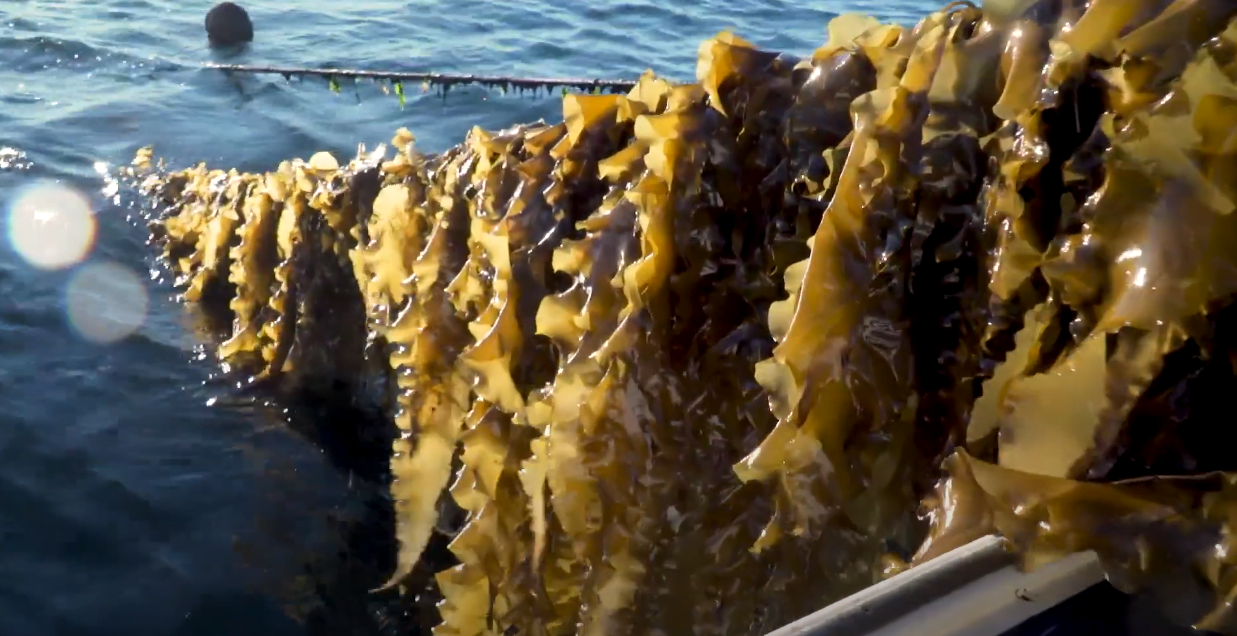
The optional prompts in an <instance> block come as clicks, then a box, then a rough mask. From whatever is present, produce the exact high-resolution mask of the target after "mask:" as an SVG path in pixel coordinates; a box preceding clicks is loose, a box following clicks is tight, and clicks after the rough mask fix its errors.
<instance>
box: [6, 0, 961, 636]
mask: <svg viewBox="0 0 1237 636" xmlns="http://www.w3.org/2000/svg"><path fill="white" fill-rule="evenodd" d="M245 4H246V6H247V8H248V9H249V11H250V13H251V15H252V17H253V20H254V22H255V26H256V31H257V36H256V41H255V42H254V43H253V44H252V45H251V46H250V47H248V49H247V50H245V51H244V52H241V53H239V54H235V55H229V56H223V55H221V54H218V53H214V52H212V51H210V50H209V49H208V48H207V47H206V43H205V37H204V33H203V28H202V18H203V15H204V14H205V12H206V10H207V8H208V7H209V5H210V3H209V2H204V1H202V0H94V1H92V2H86V1H85V0H0V228H3V234H4V236H5V239H4V240H3V241H0V636H42V635H52V634H55V635H77V634H83V635H85V634H92V635H93V634H99V635H105V634H106V635H113V634H125V635H126V636H147V635H150V636H164V635H177V636H187V635H191V634H192V635H216V634H218V635H226V636H243V635H248V634H254V635H258V634H261V635H264V636H280V635H284V634H289V635H291V634H379V633H395V632H397V631H401V630H404V633H411V632H410V631H409V630H413V631H415V629H417V625H418V617H417V616H416V613H415V607H416V602H415V600H411V601H410V600H403V601H399V600H396V599H392V598H390V597H389V596H383V595H373V594H368V593H366V590H368V589H369V588H371V587H373V586H375V585H378V584H380V583H381V582H382V581H383V580H384V576H385V575H386V574H387V573H388V568H389V567H390V558H391V545H390V537H389V535H388V534H387V531H386V529H387V524H388V523H389V505H387V504H386V503H385V500H384V486H383V484H382V474H381V472H382V471H381V468H382V466H381V464H382V463H383V461H384V460H383V457H384V453H385V449H384V448H383V447H382V444H381V443H378V444H375V443H373V440H366V439H358V438H356V437H355V436H353V435H351V434H350V433H349V432H350V431H353V430H356V429H357V428H358V426H360V425H362V424H363V418H364V414H363V413H358V412H356V411H354V410H350V409H347V408H343V407H341V406H339V405H337V404H296V405H289V404H283V405H257V406H255V405H238V404H237V403H236V401H235V400H232V399H229V392H228V388H227V387H225V386H220V385H219V384H217V383H212V382H210V381H209V379H210V375H211V374H212V372H213V371H214V370H215V369H214V367H213V365H212V364H211V362H210V360H209V359H208V358H206V357H205V356H204V355H203V353H202V350H201V342H200V341H199V340H198V339H197V337H196V336H195V335H194V325H193V322H192V320H191V317H190V316H188V315H187V314H186V313H185V312H184V310H183V309H182V308H181V307H180V306H178V305H176V304H174V303H173V302H172V301H171V300H170V299H169V297H170V293H171V290H170V288H169V287H168V285H167V283H166V282H165V281H163V280H161V279H160V278H159V276H158V275H157V272H152V259H151V251H150V250H149V249H148V248H147V247H146V246H145V245H144V241H145V238H146V237H145V233H144V231H143V230H142V228H141V227H140V226H139V225H137V224H135V223H133V222H131V221H130V220H129V219H128V218H127V216H128V215H129V214H131V210H130V209H128V208H127V207H126V206H125V205H123V204H117V202H116V201H117V199H116V193H114V192H110V191H106V190H105V188H104V181H103V180H102V179H101V178H100V175H99V170H105V169H106V168H107V167H108V166H114V165H116V164H119V163H123V162H127V161H128V160H129V159H130V158H131V157H132V155H133V152H134V151H135V150H136V149H137V148H139V147H141V146H145V145H148V144H153V145H154V146H155V149H156V153H157V154H158V155H160V156H162V157H165V158H166V159H168V161H169V162H171V163H172V164H173V165H187V164H190V163H196V162H198V161H205V162H208V163H210V164H212V165H216V166H225V167H227V166H235V167H238V168H240V169H244V170H260V169H269V168H271V167H273V166H275V165H276V164H277V163H278V162H279V161H280V160H282V159H285V158H291V157H297V156H299V157H308V156H309V155H310V154H312V153H313V152H315V151H318V150H330V151H332V152H335V153H336V155H337V156H350V155H351V154H352V153H353V152H355V149H356V147H357V144H358V143H365V144H367V145H369V146H371V147H372V146H373V145H374V144H377V143H380V142H385V141H386V140H388V139H389V138H390V137H391V134H392V132H393V131H394V130H395V129H396V128H398V127H400V126H408V127H409V128H410V129H411V130H413V131H414V133H416V134H417V136H418V139H419V143H420V145H421V146H422V147H423V148H425V149H428V150H441V149H444V148H446V147H448V146H450V145H452V144H454V143H456V142H458V141H459V140H461V139H462V138H463V135H464V134H465V133H466V132H467V130H468V129H469V128H471V127H472V126H474V125H480V126H482V127H486V128H498V127H504V126H507V125H510V124H514V123H517V122H523V121H531V120H536V119H538V118H543V117H544V118H547V119H554V118H556V117H559V116H560V113H559V110H558V109H559V108H560V106H559V102H558V100H556V99H546V98H544V97H541V98H530V97H523V98H521V97H516V96H502V95H500V94H498V93H495V92H492V91H486V90H482V89H472V88H464V89H456V90H453V91H452V92H451V93H450V94H449V96H447V97H446V98H445V100H444V99H441V98H439V97H438V96H436V95H434V94H432V93H430V94H424V95H422V94H420V93H419V92H418V91H409V99H408V101H407V105H406V107H405V108H404V109H402V110H401V108H400V107H399V104H398V102H397V100H396V99H395V98H394V97H393V96H386V95H383V94H382V93H381V92H380V91H379V90H378V89H377V88H375V87H374V86H372V85H364V84H363V85H360V86H357V87H356V88H355V90H354V88H353V87H352V86H349V85H345V86H343V90H342V91H341V93H340V94H332V93H331V92H330V91H328V90H327V88H326V86H325V83H323V82H320V81H319V82H315V81H306V82H304V83H288V82H286V81H284V80H283V79H282V78H280V77H278V76H273V77H245V78H232V77H228V76H225V75H223V74H221V73H219V72H214V71H203V70H200V69H197V68H196V66H197V65H199V64H201V63H203V62H207V61H212V60H214V61H228V62H234V63H243V64H269V65H290V66H321V65H338V66H350V67H366V68H376V69H410V70H411V69H417V70H431V69H432V70H437V71H444V72H476V73H494V74H499V73H502V74H513V75H539V76H553V75H561V76H573V77H635V76H637V75H638V74H639V73H640V72H641V71H643V70H644V69H646V68H652V69H654V70H656V71H657V72H659V73H661V74H663V75H665V76H668V77H671V78H684V79H685V78H690V77H691V76H692V74H693V72H694V65H695V52H696V47H697V45H698V43H699V42H700V41H701V40H702V39H705V38H707V37H710V36H712V35H714V34H716V33H717V32H718V31H720V30H723V29H732V30H734V31H735V32H736V33H738V34H740V35H742V36H743V37H745V38H747V39H749V40H751V41H753V42H755V43H756V44H758V45H760V46H763V47H766V48H771V49H775V50H781V51H788V52H792V53H800V54H805V53H808V52H810V51H811V50H812V49H813V48H814V47H816V46H818V45H819V44H820V43H821V42H822V41H823V40H824V38H825V27H826V23H827V21H828V20H829V18H830V17H832V16H833V15H835V14H837V13H839V12H847V11H857V12H863V13H868V14H872V15H876V16H877V17H880V18H882V19H886V20H897V21H900V22H903V23H913V22H914V21H915V20H917V19H918V18H919V17H921V16H922V15H923V14H924V13H925V12H926V11H927V10H928V9H931V8H934V7H935V5H936V4H937V3H935V2H925V1H924V0H902V1H899V0H820V1H819V2H814V3H794V2H784V1H782V0H726V1H719V0H694V1H691V2H688V1H685V0H663V1H661V2H657V1H654V0H632V1H625V2H618V1H612V0H579V1H576V2H562V1H558V0H522V1H518V2H517V1H513V0H491V1H484V2H471V3H469V2H463V3H460V2H446V1H439V2H436V1H433V0H354V1H352V2H342V3H341V2H328V1H326V0H299V1H297V2H291V1H290V0H249V2H247V3H245ZM49 202H51V203H49ZM122 203H123V202H122ZM48 204H54V205H59V206H63V207H62V209H71V210H77V211H78V212H79V213H80V214H79V216H80V224H79V225H77V226H74V227H70V228H68V229H67V230H66V232H65V236H63V237H61V238H59V239H58V240H57V241H55V242H54V243H55V244H54V245H49V244H46V242H43V243H38V244H35V243H32V241H31V239H30V238H29V236H28V233H27V232H26V231H25V228H24V226H22V225H21V224H20V223H14V222H13V221H12V219H14V218H19V217H20V215H16V216H12V215H11V214H10V213H11V212H13V211H14V210H20V209H24V208H23V207H22V206H31V205H48ZM410 607H411V608H412V609H409V608H410Z"/></svg>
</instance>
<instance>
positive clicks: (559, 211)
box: [137, 0, 1237, 635]
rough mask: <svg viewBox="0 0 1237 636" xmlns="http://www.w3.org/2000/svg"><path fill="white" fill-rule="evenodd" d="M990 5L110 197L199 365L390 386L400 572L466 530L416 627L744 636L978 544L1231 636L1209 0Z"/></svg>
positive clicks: (1225, 31) (1226, 202)
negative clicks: (379, 374)
mask: <svg viewBox="0 0 1237 636" xmlns="http://www.w3.org/2000/svg"><path fill="white" fill-rule="evenodd" d="M989 4H990V6H989V7H987V8H985V9H982V10H981V9H979V8H976V7H975V6H973V5H971V4H969V3H954V4H951V5H949V6H948V7H946V8H945V9H944V10H942V11H940V12H937V13H933V14H931V15H929V16H928V17H926V18H925V19H924V20H923V21H921V22H920V23H919V24H918V25H916V26H915V27H913V28H903V27H900V26H897V25H883V24H880V23H878V22H876V21H875V20H870V19H864V18H860V17H856V16H843V17H839V18H837V19H835V20H833V21H832V22H831V23H830V25H829V40H828V42H827V43H826V44H825V45H824V46H822V47H821V48H820V49H818V50H816V51H815V52H814V53H813V54H812V55H811V56H810V57H809V58H806V59H803V60H794V59H791V58H789V57H786V56H779V55H777V54H774V53H771V52H765V51H761V50H758V49H756V48H754V47H752V46H751V45H749V44H748V43H746V42H744V41H743V40H741V39H739V38H737V37H735V36H733V35H730V34H722V35H720V36H718V37H717V38H714V39H712V40H709V41H707V42H705V43H703V44H702V46H701V48H700V54H699V64H698V67H697V81H696V82H695V83H692V84H685V85H681V86H672V85H670V84H669V83H667V82H665V81H664V80H661V79H658V78H656V77H654V76H653V75H651V74H646V75H645V76H644V77H643V78H642V79H641V80H640V81H639V82H638V83H637V85H636V86H635V87H634V88H632V89H631V90H630V91H629V92H628V93H627V94H625V95H576V94H571V95H567V96H565V97H564V98H563V121H562V122H559V123H544V122H538V123H534V124H528V125H520V126H514V127H512V128H509V129H506V130H501V131H497V132H487V131H483V130H481V129H474V130H473V131H472V132H470V133H469V135H468V136H467V138H466V139H465V141H464V142H463V143H462V144H460V145H459V146H456V147H454V148H452V149H450V150H448V151H446V152H445V153H443V154H440V155H423V154H421V153H420V152H418V151H417V150H416V148H415V144H414V140H413V137H412V135H411V134H410V133H408V132H407V131H403V130H401V131H400V132H399V133H398V134H397V136H396V137H395V139H394V140H393V144H392V145H393V146H394V148H395V150H396V152H395V154H394V156H393V157H392V156H389V155H388V154H387V153H386V151H385V149H382V150H381V151H375V152H372V153H363V154H360V155H359V156H358V157H357V158H356V159H354V160H352V161H350V162H349V163H347V164H346V165H340V164H339V163H338V162H337V160H336V159H335V158H334V157H332V156H331V155H329V154H326V153H319V154H316V155H314V156H313V157H311V158H310V159H309V160H308V161H304V160H300V159H297V160H291V161H286V162H284V163H282V164H281V165H280V166H279V167H278V168H277V169H276V170H274V171H272V172H269V173H266V174H241V173H238V172H236V171H230V172H225V171H223V170H208V169H207V168H206V167H205V166H198V167H196V168H192V169H189V170H184V171H178V172H165V171H163V170H159V169H156V170H151V169H150V159H151V156H152V155H151V152H150V151H149V150H146V151H143V152H142V153H141V154H140V155H139V157H138V160H137V164H138V169H137V174H138V175H139V176H140V177H141V178H142V179H144V187H145V189H146V191H148V192H150V193H151V194H153V195H155V197H156V198H157V199H158V200H161V201H162V202H163V203H164V204H166V210H165V211H164V213H163V214H162V215H161V216H160V217H159V218H158V219H157V220H156V221H155V222H154V223H153V225H152V229H153V231H154V232H155V236H156V237H157V238H158V240H159V241H160V242H161V244H162V246H163V249H164V254H165V256H166V259H167V261H168V263H169V265H170V267H171V268H172V269H173V270H174V271H175V272H176V273H177V275H178V276H179V279H178V283H179V284H180V285H181V287H182V288H183V289H184V296H185V298H186V299H187V300H188V301H190V302H192V303H194V304H195V306H198V307H201V308H204V309H208V310H222V311H223V312H224V313H225V314H226V315H227V317H228V319H229V321H230V322H231V325H230V327H229V328H227V329H226V332H227V333H226V338H227V339H226V341H224V342H223V343H222V345H221V346H220V347H219V349H218V353H219V356H220V358H221V360H222V361H224V362H225V363H226V364H227V365H229V366H230V367H232V368H235V369H239V370H241V371H243V372H246V373H256V374H259V375H260V376H261V377H263V378H266V379H268V380H272V381H275V380H280V381H283V382H289V383H297V384H300V383H306V382H313V381H315V380H314V379H315V378H322V377H326V378H330V379H332V380H342V381H345V382H360V381H362V380H363V379H364V378H365V377H366V375H367V373H368V367H367V365H368V364H371V363H376V364H379V365H381V366H383V367H384V368H385V369H387V370H388V371H389V373H390V383H391V386H392V387H394V388H395V391H394V393H395V397H394V402H395V404H396V405H395V408H394V410H393V413H392V417H393V420H394V422H395V424H396V425H397V426H398V427H399V429H400V431H401V432H402V437H401V438H400V439H399V440H398V441H397V442H396V444H395V448H394V449H393V453H392V458H391V470H392V473H393V475H394V477H395V481H394V484H393V486H392V495H393V498H394V499H395V501H396V502H397V519H396V534H397V536H398V538H399V540H400V542H401V546H402V549H401V553H400V556H399V563H398V565H397V567H396V571H395V575H394V577H393V578H392V584H397V583H398V582H399V581H400V580H401V579H402V577H404V576H405V575H406V574H407V573H408V572H409V571H410V570H411V569H412V567H413V565H414V564H415V563H416V562H417V559H418V556H419V555H420V553H421V551H422V550H423V548H424V547H425V545H426V542H427V540H428V538H429V537H430V536H431V534H432V533H433V532H435V519H436V518H437V515H438V510H439V505H440V500H439V496H440V493H446V494H447V495H449V497H450V499H451V500H452V501H453V502H454V503H455V504H456V505H457V506H458V507H459V508H461V509H462V510H463V511H465V513H466V514H467V518H468V522H467V524H466V525H465V526H464V527H463V529H462V530H460V531H459V533H458V534H457V535H456V536H455V537H454V539H453V541H452V543H451V550H452V551H453V552H454V554H455V555H456V556H457V557H458V559H459V561H460V563H459V565H457V566H455V567H453V568H451V569H448V570H446V571H443V572H440V573H439V574H438V576H437V582H438V586H439V588H440V591H441V593H442V595H443V597H444V601H443V602H442V604H441V605H440V609H441V614H442V621H443V622H442V625H441V627H440V628H439V630H438V632H437V633H440V634H468V635H474V634H507V633H520V634H589V635H593V634H686V633H692V634H744V635H747V634H755V633H763V632H766V631H768V630H770V629H772V628H774V627H776V626H778V625H781V624H784V623H786V622H788V621H790V620H793V619H795V618H798V617H800V616H802V615H804V614H806V613H808V612H809V611H811V610H813V609H815V608H817V607H819V606H820V605H822V604H824V603H827V602H828V601H830V600H832V599H837V598H839V597H841V596H843V595H846V594H849V593H852V592H854V591H855V590H857V589H859V588H861V587H863V586H866V585H868V584H870V583H872V582H873V581H874V580H876V579H877V578H879V577H881V576H883V575H887V574H889V573H892V572H896V571H898V570H900V569H901V568H903V567H906V566H907V565H908V563H906V562H904V558H905V557H910V558H909V559H908V560H909V565H911V566H913V565H914V564H918V563H922V562H924V561H926V560H928V559H931V558H933V557H934V556H936V555H939V554H941V553H943V552H945V551H947V550H948V549H950V548H952V547H954V546H957V545H961V544H963V543H965V542H967V541H969V540H970V539H971V538H973V537H975V536H976V535H979V534H985V533H989V532H999V533H1001V534H1002V535H1003V536H1004V537H1005V538H1006V539H1007V540H1008V542H1009V544H1010V546H1011V548H1013V549H1014V550H1016V551H1017V552H1018V553H1019V554H1021V555H1022V556H1023V557H1024V558H1025V560H1026V562H1027V563H1028V564H1029V565H1034V564H1035V563H1038V562H1041V561H1043V560H1046V559H1051V558H1056V557H1058V556H1060V555H1062V554H1067V553H1070V552H1074V551H1080V550H1087V549H1093V550H1096V551H1097V552H1098V553H1099V555H1100V556H1101V559H1102V561H1103V563H1104V566H1105V568H1106V569H1107V571H1108V573H1109V575H1110V577H1111V579H1112V580H1113V581H1114V582H1116V583H1117V584H1118V585H1121V586H1123V587H1125V588H1127V589H1138V588H1140V587H1145V586H1152V587H1158V588H1159V590H1158V591H1160V592H1162V593H1163V595H1164V596H1162V597H1161V598H1166V599H1168V600H1170V601H1172V602H1170V603H1166V604H1165V606H1166V607H1172V608H1175V609H1176V610H1177V611H1178V613H1179V616H1178V617H1179V618H1180V619H1182V620H1186V621H1196V622H1197V624H1198V625H1199V626H1201V627H1205V628H1208V629H1215V630H1218V631H1225V632H1228V633H1234V634H1237V625H1235V624H1234V617H1233V614H1232V607H1233V599H1234V598H1237V567H1235V565H1237V534H1235V533H1237V488H1234V484H1237V472H1224V471H1237V456H1234V453H1233V451H1232V449H1233V448H1234V445H1233V443H1232V441H1231V436H1230V433H1229V431H1230V430H1231V428H1232V427H1231V426H1230V424H1231V423H1230V422H1229V413H1230V412H1231V408H1229V403H1228V401H1227V400H1228V399H1229V397H1230V396H1232V395H1234V394H1237V362H1235V361H1237V312H1235V310H1234V307H1237V305H1234V304H1233V300H1234V298H1235V297H1237V249H1234V245H1237V214H1235V213H1234V212H1237V185H1235V184H1237V136H1234V133H1233V131H1234V130H1237V20H1234V15H1235V14H1237V3H1232V2H1228V1H1227V0H1176V1H1169V0H1145V1H1141V0H1090V1H1083V0H1004V1H1001V2H992V3H989ZM920 513H922V517H921V516H920ZM915 546H918V549H917V550H916V549H915ZM912 553H913V554H912Z"/></svg>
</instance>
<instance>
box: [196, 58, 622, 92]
mask: <svg viewBox="0 0 1237 636" xmlns="http://www.w3.org/2000/svg"><path fill="white" fill-rule="evenodd" d="M203 68H207V69H214V70H219V71H226V72H230V73H244V74H250V75H283V76H284V78H286V79H291V78H293V77H303V76H310V77H322V78H326V79H327V80H334V79H336V78H353V79H370V80H375V81H379V82H392V83H399V82H423V83H427V84H431V85H436V86H442V87H445V88H449V87H451V86H456V85H464V84H477V85H481V86H487V87H490V88H501V89H503V90H516V91H522V90H528V91H535V90H537V89H542V88H544V89H547V90H548V89H551V88H570V89H577V90H580V91H582V92H593V91H627V90H631V89H632V88H633V87H635V85H636V80H609V79H585V78H561V77H515V76H507V75H465V74H455V73H430V72H405V71H371V70H361V69H345V68H298V67H284V66H245V65H240V64H207V65H205V66H204V67H203Z"/></svg>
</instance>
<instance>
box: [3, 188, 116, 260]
mask: <svg viewBox="0 0 1237 636" xmlns="http://www.w3.org/2000/svg"><path fill="white" fill-rule="evenodd" d="M6 225H7V228H6V234H7V235H8V238H9V244H11V245H12V246H13V249H14V250H16V251H17V253H18V254H20V255H21V257H22V258H23V259H25V260H26V262H27V263H30V264H31V265H33V266H35V267H38V268H40V269H48V270H53V269H64V268H66V267H69V266H70V265H73V264H75V263H79V262H81V261H82V259H84V258H86V255H87V254H89V253H90V248H91V247H92V246H93V245H94V237H95V217H94V212H93V211H92V210H91V208H90V201H89V200H88V199H87V198H86V197H85V196H84V195H82V194H81V193H80V192H78V191H77V190H75V189H73V188H72V187H70V186H68V185H65V184H61V183H51V182H44V183H38V184H35V185H33V186H30V187H29V188H27V189H25V190H23V191H22V192H20V193H18V195H17V197H16V199H15V200H14V201H13V203H12V205H11V207H10V208H9V212H8V219H7V224H6Z"/></svg>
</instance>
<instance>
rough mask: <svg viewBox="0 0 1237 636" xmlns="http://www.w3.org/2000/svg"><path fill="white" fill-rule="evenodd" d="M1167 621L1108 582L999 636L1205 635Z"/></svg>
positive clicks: (1144, 601)
mask: <svg viewBox="0 0 1237 636" xmlns="http://www.w3.org/2000/svg"><path fill="white" fill-rule="evenodd" d="M1208 634H1209V632H1202V631H1195V630H1192V629H1190V628H1188V627H1182V626H1180V625H1177V624H1174V623H1172V622H1170V621H1169V620H1168V619H1166V618H1164V617H1163V616H1161V615H1160V614H1159V613H1157V611H1156V609H1155V604H1154V603H1148V602H1147V601H1146V600H1145V599H1142V598H1141V597H1139V596H1130V595H1127V594H1123V593H1121V592H1120V591H1118V590H1117V589H1116V588H1114V587H1113V586H1111V585H1109V584H1108V583H1100V584H1098V585H1094V586H1092V587H1091V588H1089V589H1087V590H1086V591H1084V592H1082V593H1081V594H1078V595H1076V596H1074V597H1073V598H1071V599H1069V600H1067V601H1065V602H1064V603H1061V604H1060V605H1057V606H1055V607H1053V608H1051V609H1049V610H1048V611H1046V612H1044V613H1042V614H1040V615H1038V616H1035V617H1033V618H1031V619H1030V620H1028V621H1025V622H1024V623H1022V624H1021V625H1019V626H1017V627H1015V628H1013V629H1011V630H1009V631H1007V632H1005V633H1003V634H1001V636H1208Z"/></svg>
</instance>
